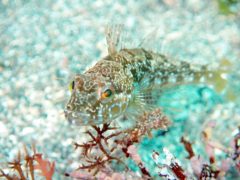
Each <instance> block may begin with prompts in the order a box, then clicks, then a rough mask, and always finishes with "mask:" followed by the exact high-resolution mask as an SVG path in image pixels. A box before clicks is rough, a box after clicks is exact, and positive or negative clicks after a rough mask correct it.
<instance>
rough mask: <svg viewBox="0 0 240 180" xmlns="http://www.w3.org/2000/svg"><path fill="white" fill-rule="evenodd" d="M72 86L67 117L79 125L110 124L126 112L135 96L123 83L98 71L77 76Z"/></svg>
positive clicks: (67, 106) (66, 109)
mask: <svg viewBox="0 0 240 180" xmlns="http://www.w3.org/2000/svg"><path fill="white" fill-rule="evenodd" d="M70 89H71V97H70V100H69V101H68V103H67V105H66V108H65V117H66V119H67V120H68V121H69V122H70V123H73V124H77V125H86V126H87V125H98V124H103V123H109V122H111V121H112V120H113V119H116V118H117V117H120V116H121V115H122V114H123V112H124V111H125V110H126V108H127V106H128V103H129V100H130V99H131V97H130V96H131V93H129V90H128V89H126V88H125V87H124V85H123V84H121V83H119V82H117V81H113V80H111V78H109V77H104V76H99V75H98V74H83V75H76V76H75V78H74V80H73V81H72V82H71V84H70Z"/></svg>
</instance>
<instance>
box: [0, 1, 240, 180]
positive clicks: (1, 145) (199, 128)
mask: <svg viewBox="0 0 240 180" xmlns="http://www.w3.org/2000/svg"><path fill="white" fill-rule="evenodd" d="M239 10H240V3H239V1H237V0H214V1H207V0H204V1H200V0H188V1H184V0H180V1H177V0H153V1H107V2H104V1H75V0H74V1H64V0H61V1H57V2H55V1H50V0H47V1H20V0H18V1H8V0H3V1H1V2H0V165H1V171H0V173H1V174H0V175H1V178H3V179H4V178H15V179H20V178H22V179H24V178H26V179H33V178H34V177H35V176H36V177H35V178H36V179H39V178H40V177H46V178H49V179H51V178H52V179H67V178H79V179H81V178H85V179H86V178H87V179H91V178H93V176H96V177H98V178H107V177H108V178H110V177H111V178H113V179H114V178H115V179H116V178H126V179H131V178H132V179H137V178H139V179H141V178H142V179H149V178H153V177H155V178H160V177H162V178H165V179H184V178H193V179H194V178H195V179H197V178H199V179H205V178H206V177H210V176H212V178H221V177H223V176H225V177H226V178H227V179H236V178H238V177H239V171H240V160H239V158H240V152H239V149H240V145H239V142H240V135H239V134H240V132H239V131H240V130H239V128H238V127H239V126H240V109H239V102H240V101H239V97H238V96H237V95H238V92H240V80H239V78H240V74H239V72H238V68H239V67H240V63H239V58H240V54H239V47H240V24H239V18H240V14H239V12H240V11H239ZM109 24H110V25H111V24H123V25H124V31H123V32H122V33H123V35H122V38H123V39H122V40H121V42H122V45H123V47H126V48H137V47H139V45H140V47H144V48H145V49H146V50H148V51H154V52H157V53H161V54H164V55H166V56H167V57H171V59H172V60H173V61H176V62H180V61H186V62H188V63H190V64H199V65H209V66H213V67H219V65H220V64H221V63H222V62H229V63H230V64H231V65H232V66H231V69H230V70H229V69H228V72H229V73H228V74H229V76H228V81H227V88H228V89H230V91H228V92H230V93H225V94H224V92H223V93H222V92H221V93H219V92H217V91H216V90H214V89H212V88H211V87H209V86H206V85H202V84H200V85H198V84H189V85H188V84H185V85H182V86H178V87H175V88H167V89H164V90H161V96H160V97H159V98H158V99H155V100H156V102H157V104H158V105H159V106H158V107H159V108H160V109H155V110H154V111H152V112H148V113H144V114H143V115H142V116H141V117H139V118H138V120H139V122H140V123H139V124H138V125H136V127H137V128H133V129H119V128H116V127H115V126H114V125H113V124H104V125H100V126H95V125H93V126H92V127H90V126H89V127H88V126H72V125H70V124H69V123H68V122H67V120H66V119H65V116H64V109H65V106H66V103H67V101H68V99H69V97H70V92H69V90H68V84H69V83H70V82H71V80H72V78H73V77H74V76H75V74H81V73H83V72H84V70H85V69H88V68H89V67H91V66H92V65H94V64H95V63H96V62H98V61H99V60H100V59H101V58H103V57H105V56H107V55H108V51H107V50H108V48H107V47H108V46H107V43H106V41H105V38H106V34H105V29H106V27H107V25H109ZM225 65H227V63H222V66H220V67H221V68H224V67H225ZM221 68H220V69H221ZM233 96H234V97H233ZM154 117H158V119H156V118H155V119H154ZM135 118H136V117H135ZM152 118H153V119H154V120H156V121H149V120H151V119H152ZM170 121H171V123H170ZM124 123H126V122H124ZM152 129H157V130H153V131H151V130H152ZM104 133H106V134H104ZM32 144H34V147H33V148H31V147H32V146H33V145H32ZM74 147H75V148H76V150H74ZM30 149H32V150H31V151H30ZM19 150H20V152H19ZM18 152H19V153H18ZM186 158H187V159H186ZM8 162H10V163H9V164H8ZM54 162H55V163H54ZM26 167H27V168H26ZM88 170H90V172H89V171H88ZM54 171H55V172H54ZM33 176H34V177H33Z"/></svg>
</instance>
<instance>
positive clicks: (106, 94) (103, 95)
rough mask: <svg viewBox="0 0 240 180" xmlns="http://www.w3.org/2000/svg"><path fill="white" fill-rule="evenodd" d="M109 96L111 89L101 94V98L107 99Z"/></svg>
mask: <svg viewBox="0 0 240 180" xmlns="http://www.w3.org/2000/svg"><path fill="white" fill-rule="evenodd" d="M111 95H112V90H111V89H106V90H105V91H104V92H103V93H102V95H101V97H102V98H107V97H110V96H111Z"/></svg>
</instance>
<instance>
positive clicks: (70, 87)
mask: <svg viewBox="0 0 240 180" xmlns="http://www.w3.org/2000/svg"><path fill="white" fill-rule="evenodd" d="M74 87H75V81H72V82H71V83H70V84H69V90H70V91H72V90H73V89H74Z"/></svg>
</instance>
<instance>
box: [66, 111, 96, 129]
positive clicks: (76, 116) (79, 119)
mask: <svg viewBox="0 0 240 180" xmlns="http://www.w3.org/2000/svg"><path fill="white" fill-rule="evenodd" d="M64 114H65V118H66V119H67V121H68V122H69V123H70V124H73V125H82V126H87V125H89V124H91V121H92V120H91V118H90V114H86V113H82V112H74V111H69V110H64Z"/></svg>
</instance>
